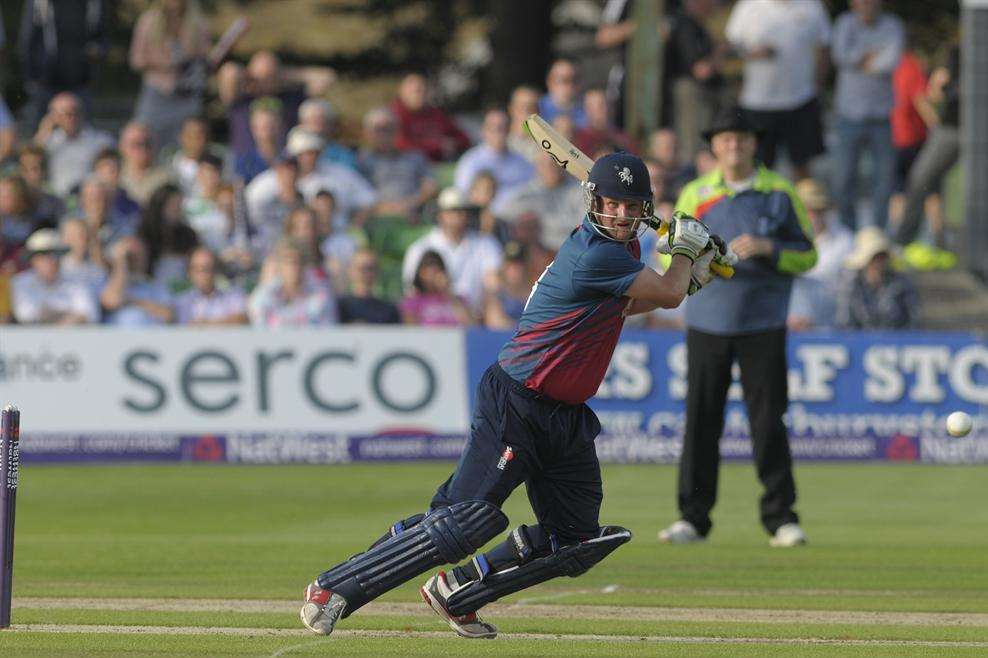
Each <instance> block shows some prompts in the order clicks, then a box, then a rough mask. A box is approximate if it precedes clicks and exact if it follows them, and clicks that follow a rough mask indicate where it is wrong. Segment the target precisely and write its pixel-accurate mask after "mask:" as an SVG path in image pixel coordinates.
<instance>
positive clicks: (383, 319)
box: [339, 249, 401, 324]
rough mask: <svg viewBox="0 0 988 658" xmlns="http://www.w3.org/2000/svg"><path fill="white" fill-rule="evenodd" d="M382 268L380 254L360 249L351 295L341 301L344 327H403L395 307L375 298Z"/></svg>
mask: <svg viewBox="0 0 988 658" xmlns="http://www.w3.org/2000/svg"><path fill="white" fill-rule="evenodd" d="M379 271H380V268H379V266H378V263H377V254H375V253H374V252H373V251H372V250H370V249H359V250H357V252H356V253H354V254H353V258H352V259H351V260H350V277H349V278H350V292H349V294H346V295H343V296H342V297H340V300H339V309H340V322H341V323H342V324H399V323H401V315H400V314H399V313H398V309H397V308H396V307H395V305H394V304H391V303H389V302H386V301H384V300H383V299H380V298H378V297H376V296H375V295H374V288H375V286H376V285H377V275H378V273H379Z"/></svg>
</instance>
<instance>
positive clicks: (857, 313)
mask: <svg viewBox="0 0 988 658" xmlns="http://www.w3.org/2000/svg"><path fill="white" fill-rule="evenodd" d="M890 252H891V243H890V242H889V240H888V238H887V237H885V233H884V232H883V231H882V230H881V229H880V228H877V227H875V226H867V227H865V228H863V229H861V230H860V231H858V233H857V235H856V236H855V238H854V252H853V253H851V255H850V256H848V257H847V259H846V260H845V261H844V264H845V266H846V267H847V268H848V269H849V270H850V271H849V272H848V273H847V275H846V277H845V280H844V282H843V285H842V287H841V290H840V293H839V295H838V297H837V324H838V326H840V327H845V328H848V329H907V328H909V327H912V326H913V325H914V324H915V322H916V316H917V313H918V308H917V307H918V304H919V300H918V297H917V294H916V289H915V288H914V287H913V284H912V282H911V281H910V280H909V278H908V277H907V276H905V275H904V274H900V273H898V272H896V271H895V270H893V269H892V263H891V258H890Z"/></svg>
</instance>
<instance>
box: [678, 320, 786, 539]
mask: <svg viewBox="0 0 988 658" xmlns="http://www.w3.org/2000/svg"><path fill="white" fill-rule="evenodd" d="M686 347H687V350H688V355H687V364H688V366H689V375H688V386H687V392H686V434H685V436H684V438H683V454H682V457H681V459H680V462H679V511H680V513H681V515H682V517H683V519H685V520H687V521H689V522H690V523H692V524H693V525H694V526H695V527H696V529H697V531H698V532H699V533H700V534H701V535H704V536H706V535H707V533H709V532H710V528H711V525H712V524H711V522H710V510H711V509H713V506H714V503H715V502H716V500H717V475H718V470H719V467H720V436H721V433H722V432H723V430H724V407H725V404H726V403H727V389H728V387H729V386H730V385H731V366H732V365H733V363H734V361H735V360H736V361H737V362H738V365H739V366H740V368H741V386H742V388H743V389H744V403H745V406H746V407H747V409H748V420H749V422H750V424H751V437H752V443H753V444H754V453H755V465H756V467H757V469H758V478H759V479H760V480H761V482H762V485H764V487H765V492H764V495H762V499H761V518H762V524H763V525H764V526H765V529H766V530H767V531H768V532H769V533H770V534H774V533H775V531H776V529H778V527H779V526H781V525H783V524H786V523H796V522H798V520H799V519H798V517H797V516H796V513H795V512H793V510H792V506H793V503H795V502H796V485H795V482H794V481H793V476H792V456H791V454H790V452H789V437H788V435H787V433H786V427H785V425H784V424H783V422H782V415H783V414H784V413H785V411H786V407H787V406H788V404H789V391H788V383H787V376H788V375H787V368H786V330H785V328H781V329H773V330H770V331H764V332H759V333H752V334H743V335H737V336H719V335H714V334H708V333H703V332H701V331H697V330H695V329H689V330H688V331H687V333H686Z"/></svg>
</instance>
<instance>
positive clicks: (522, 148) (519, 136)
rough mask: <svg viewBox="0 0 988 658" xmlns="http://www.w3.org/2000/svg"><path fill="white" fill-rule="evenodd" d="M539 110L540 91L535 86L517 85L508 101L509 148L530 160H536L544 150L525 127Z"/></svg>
mask: <svg viewBox="0 0 988 658" xmlns="http://www.w3.org/2000/svg"><path fill="white" fill-rule="evenodd" d="M538 111H539V92H538V91H536V90H535V87H529V86H528V85H521V86H519V87H515V89H514V91H512V92H511V99H510V100H509V101H508V118H509V120H510V123H511V125H510V127H509V128H508V148H509V149H511V150H512V151H514V152H515V153H518V154H519V155H521V156H523V157H524V158H525V159H526V160H528V161H529V162H535V156H537V155H538V154H539V153H541V152H542V149H540V148H539V145H538V144H536V143H535V140H534V139H532V136H531V135H529V134H528V131H527V130H526V129H525V120H526V119H528V117H530V116H531V115H533V114H535V113H537V112H538Z"/></svg>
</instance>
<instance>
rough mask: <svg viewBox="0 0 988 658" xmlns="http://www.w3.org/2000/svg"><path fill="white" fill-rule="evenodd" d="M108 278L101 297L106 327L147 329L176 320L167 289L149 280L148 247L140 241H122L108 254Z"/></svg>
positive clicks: (132, 239)
mask: <svg viewBox="0 0 988 658" xmlns="http://www.w3.org/2000/svg"><path fill="white" fill-rule="evenodd" d="M110 254H111V255H110V278H109V279H108V280H107V282H106V285H105V286H103V292H101V293H100V303H101V304H102V305H103V309H104V310H105V311H106V319H105V323H106V324H112V325H117V326H121V327H146V326H154V325H160V324H169V323H171V321H172V320H173V319H174V317H175V311H174V309H173V308H172V296H171V293H170V292H169V291H168V288H167V287H165V286H164V285H163V284H161V283H158V282H157V281H155V280H154V279H151V278H150V277H149V276H148V255H147V247H145V246H144V243H143V242H142V241H141V239H140V238H138V237H136V236H127V237H124V238H121V239H120V240H118V241H117V243H116V244H114V245H113V248H112V249H111V250H110Z"/></svg>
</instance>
